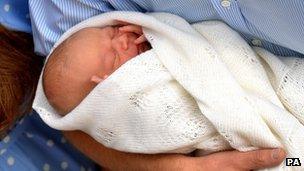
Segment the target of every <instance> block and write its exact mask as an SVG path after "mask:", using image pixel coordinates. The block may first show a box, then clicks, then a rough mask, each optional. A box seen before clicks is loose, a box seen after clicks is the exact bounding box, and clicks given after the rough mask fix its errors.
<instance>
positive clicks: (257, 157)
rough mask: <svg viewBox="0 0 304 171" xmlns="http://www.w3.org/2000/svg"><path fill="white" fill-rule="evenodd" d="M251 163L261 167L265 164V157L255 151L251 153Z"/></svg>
mask: <svg viewBox="0 0 304 171" xmlns="http://www.w3.org/2000/svg"><path fill="white" fill-rule="evenodd" d="M251 162H252V164H254V165H257V166H261V165H264V164H265V162H267V157H266V156H265V155H264V154H263V153H261V152H259V151H257V152H254V153H253V155H252V160H251Z"/></svg>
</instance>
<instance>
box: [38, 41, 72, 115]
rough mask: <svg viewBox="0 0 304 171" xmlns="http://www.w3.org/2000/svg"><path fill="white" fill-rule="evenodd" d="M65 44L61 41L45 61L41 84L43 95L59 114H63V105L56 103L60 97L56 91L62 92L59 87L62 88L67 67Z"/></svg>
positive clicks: (64, 111)
mask: <svg viewBox="0 0 304 171" xmlns="http://www.w3.org/2000/svg"><path fill="white" fill-rule="evenodd" d="M66 46H67V41H64V42H62V43H61V44H60V45H59V46H57V47H56V48H55V49H54V50H53V52H52V53H51V55H50V56H49V58H48V61H47V62H46V65H45V68H44V71H43V76H42V84H43V89H44V92H45V95H46V97H47V99H48V101H49V103H50V104H51V105H52V107H53V108H54V109H55V110H56V111H57V112H59V113H60V114H65V113H67V111H66V110H65V106H62V105H61V104H60V103H57V99H56V98H62V96H60V97H59V96H58V93H62V92H63V91H60V89H62V88H63V86H62V83H63V82H64V79H65V78H64V76H63V75H64V72H65V71H66V70H67V69H68V54H67V53H66V51H65V49H66Z"/></svg>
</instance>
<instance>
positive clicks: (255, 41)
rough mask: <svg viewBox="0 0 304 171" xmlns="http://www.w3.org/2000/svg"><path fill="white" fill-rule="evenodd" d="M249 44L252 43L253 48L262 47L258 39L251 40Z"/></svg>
mask: <svg viewBox="0 0 304 171" xmlns="http://www.w3.org/2000/svg"><path fill="white" fill-rule="evenodd" d="M251 43H252V44H253V45H254V46H262V41H261V40H259V39H252V41H251Z"/></svg>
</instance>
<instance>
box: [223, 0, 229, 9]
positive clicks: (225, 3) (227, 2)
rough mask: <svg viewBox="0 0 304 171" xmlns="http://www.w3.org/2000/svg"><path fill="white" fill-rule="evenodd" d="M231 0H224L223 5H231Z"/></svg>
mask: <svg viewBox="0 0 304 171" xmlns="http://www.w3.org/2000/svg"><path fill="white" fill-rule="evenodd" d="M230 4H231V2H230V0H222V2H221V5H222V6H223V7H225V8H227V7H230Z"/></svg>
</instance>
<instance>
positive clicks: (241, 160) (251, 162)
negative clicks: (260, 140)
mask: <svg viewBox="0 0 304 171" xmlns="http://www.w3.org/2000/svg"><path fill="white" fill-rule="evenodd" d="M285 156H286V153H285V152H284V150H282V149H264V150H255V151H250V152H235V153H234V157H233V159H237V160H232V161H231V162H232V164H233V165H234V166H235V167H236V168H240V169H245V170H253V169H263V168H269V167H274V166H277V165H279V164H280V163H282V161H283V160H284V158H285Z"/></svg>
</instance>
